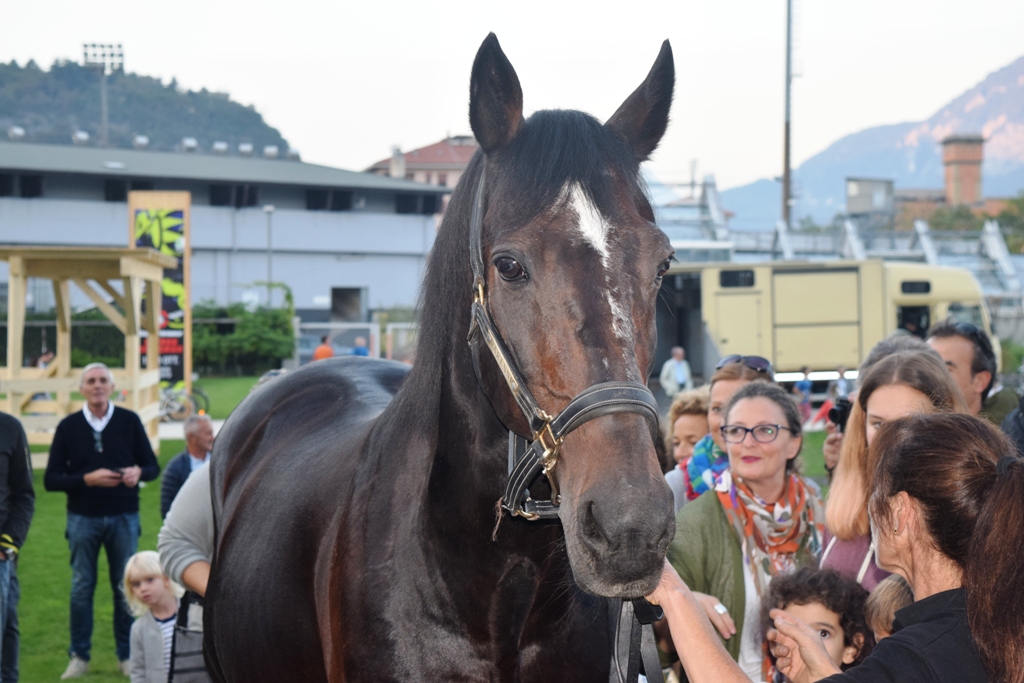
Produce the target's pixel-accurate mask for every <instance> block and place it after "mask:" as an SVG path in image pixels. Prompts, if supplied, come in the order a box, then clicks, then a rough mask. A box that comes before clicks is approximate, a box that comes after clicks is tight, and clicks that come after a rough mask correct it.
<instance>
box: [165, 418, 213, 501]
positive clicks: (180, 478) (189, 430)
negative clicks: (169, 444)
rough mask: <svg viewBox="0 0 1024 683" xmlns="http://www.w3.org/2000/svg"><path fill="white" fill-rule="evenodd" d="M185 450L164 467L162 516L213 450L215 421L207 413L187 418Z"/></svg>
mask: <svg viewBox="0 0 1024 683" xmlns="http://www.w3.org/2000/svg"><path fill="white" fill-rule="evenodd" d="M184 432H185V450H184V452H182V453H179V454H178V455H176V456H174V459H172V460H171V461H170V462H169V463H167V467H165V468H164V476H163V479H161V480H160V517H161V519H162V518H164V517H167V511H168V510H170V509H171V503H173V502H174V498H175V496H177V495H178V491H180V490H181V486H182V484H184V483H185V480H186V479H188V476H189V475H190V474H192V473H193V472H195V471H196V470H197V469H199V468H200V467H202V465H203V463H204V462H206V460H207V458H208V457H209V456H210V451H211V450H213V422H212V421H211V420H210V418H209V416H207V415H193V416H191V417H190V418H188V419H187V420H185V426H184Z"/></svg>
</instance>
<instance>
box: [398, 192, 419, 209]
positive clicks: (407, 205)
mask: <svg viewBox="0 0 1024 683" xmlns="http://www.w3.org/2000/svg"><path fill="white" fill-rule="evenodd" d="M418 199H419V197H417V196H416V195H414V194H400V195H398V196H397V197H396V198H395V213H416V208H417V205H418V204H419V202H418V201H417V200H418Z"/></svg>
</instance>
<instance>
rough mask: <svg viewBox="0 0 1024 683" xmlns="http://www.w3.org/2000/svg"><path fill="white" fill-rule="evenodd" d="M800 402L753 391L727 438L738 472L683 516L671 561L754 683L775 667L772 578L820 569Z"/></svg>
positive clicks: (780, 393)
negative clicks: (766, 606) (769, 611)
mask: <svg viewBox="0 0 1024 683" xmlns="http://www.w3.org/2000/svg"><path fill="white" fill-rule="evenodd" d="M800 425H801V419H800V414H799V412H798V409H797V405H796V402H795V401H793V399H792V397H791V396H790V395H789V394H788V393H787V392H786V391H784V390H783V389H781V388H780V387H779V386H777V385H775V384H767V383H765V382H754V383H751V384H747V385H746V386H744V387H743V388H742V389H740V390H739V391H738V392H736V395H735V396H733V397H732V400H731V401H730V403H729V406H728V408H727V410H726V412H725V424H724V425H722V427H721V428H720V430H719V434H720V437H721V438H722V439H723V441H724V442H725V444H726V446H727V448H728V458H729V468H728V469H727V470H725V471H724V472H723V473H722V476H721V478H720V480H719V481H718V483H717V484H716V486H715V487H714V489H713V490H711V491H708V492H707V493H705V494H704V495H702V496H701V497H700V498H698V499H697V500H696V501H693V502H692V503H689V504H687V505H686V506H685V507H684V508H683V509H682V510H680V511H679V514H678V515H677V517H676V540H675V541H673V543H672V545H670V546H669V550H668V559H669V561H670V562H671V563H672V565H673V566H674V567H675V568H676V569H677V570H678V571H679V573H680V574H681V575H682V576H683V578H684V580H685V581H686V582H687V584H688V585H690V586H691V587H692V588H693V590H694V596H696V598H697V600H698V601H699V602H700V604H701V605H702V609H703V611H704V612H705V613H706V615H707V617H708V618H709V619H711V620H712V622H714V624H715V626H716V627H717V628H718V631H719V633H721V635H722V638H723V639H725V641H726V645H725V647H726V648H727V649H728V651H729V654H730V655H731V656H732V658H733V659H735V660H736V661H738V662H739V665H740V667H741V668H742V670H743V671H744V672H746V673H747V675H749V676H750V677H751V678H752V679H754V680H762V678H761V677H762V676H763V675H764V673H765V672H766V670H767V666H768V665H770V663H769V662H766V660H765V657H764V656H763V652H762V649H761V646H760V642H759V640H758V610H759V608H760V603H761V597H762V596H763V595H764V594H765V592H766V591H767V588H768V584H769V582H770V581H771V579H772V577H773V576H774V575H776V574H778V573H781V572H785V571H789V570H790V569H792V568H794V567H796V566H816V564H817V561H818V556H819V554H820V552H821V537H822V521H823V520H822V517H823V511H822V504H821V500H820V499H819V498H818V491H817V489H816V488H813V487H811V486H810V485H808V484H807V483H806V482H805V481H804V480H803V479H802V478H801V477H799V476H798V475H797V474H796V462H797V461H796V458H797V456H798V455H799V453H800V447H801V445H802V443H803V438H802V435H801V431H800Z"/></svg>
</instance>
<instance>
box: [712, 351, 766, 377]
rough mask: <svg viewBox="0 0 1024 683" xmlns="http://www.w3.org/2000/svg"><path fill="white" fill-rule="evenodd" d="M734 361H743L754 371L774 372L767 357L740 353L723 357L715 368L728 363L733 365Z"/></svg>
mask: <svg viewBox="0 0 1024 683" xmlns="http://www.w3.org/2000/svg"><path fill="white" fill-rule="evenodd" d="M733 363H743V365H745V366H746V367H748V368H750V369H751V370H753V371H754V372H764V373H766V374H769V375H771V374H772V363H771V361H770V360H768V359H767V358H761V356H740V355H738V354H732V355H730V356H725V357H723V358H722V359H721V360H719V361H718V365H716V366H715V370H721V369H722V368H724V367H725V366H726V365H731V364H733Z"/></svg>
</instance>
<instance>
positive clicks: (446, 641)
mask: <svg viewBox="0 0 1024 683" xmlns="http://www.w3.org/2000/svg"><path fill="white" fill-rule="evenodd" d="M674 82H675V71H674V65H673V60H672V51H671V47H670V45H669V43H668V41H665V42H664V43H663V45H662V47H661V50H660V53H659V55H658V57H657V59H656V61H655V62H654V65H653V67H652V68H651V70H650V72H649V73H648V75H647V77H646V79H645V80H644V81H643V83H642V84H641V85H640V86H639V87H638V88H637V89H636V90H635V91H634V92H633V93H632V94H630V95H629V97H627V98H626V99H625V101H624V102H623V103H622V105H621V106H620V107H619V108H618V110H616V112H615V113H614V114H613V115H612V116H611V118H610V119H609V120H608V121H607V122H606V123H604V124H602V123H601V122H599V121H598V120H597V119H595V118H593V117H591V116H590V115H587V114H584V113H582V112H579V111H571V110H552V111H538V112H536V113H534V114H532V115H531V116H530V117H529V118H525V117H524V115H523V93H522V89H521V87H520V84H519V78H518V76H517V75H516V72H515V70H514V69H513V67H512V65H511V63H510V62H509V60H508V58H507V57H506V56H505V54H504V52H503V51H502V49H501V46H500V44H499V43H498V40H497V38H496V37H495V36H494V34H493V33H492V34H490V35H489V36H488V37H487V38H486V39H485V40H484V42H483V44H482V45H481V46H480V48H479V51H478V53H477V55H476V58H475V60H474V62H473V67H472V74H471V79H470V102H469V120H470V125H471V128H472V131H473V134H474V135H475V137H476V140H477V141H478V143H479V150H478V151H477V153H476V154H475V156H474V157H473V159H472V161H471V162H470V164H469V165H468V167H467V169H466V172H465V173H464V175H463V177H462V179H461V182H460V183H459V184H458V187H457V188H456V189H455V191H454V192H453V194H452V197H451V202H450V205H449V207H448V209H447V212H446V214H445V216H444V218H443V221H442V225H441V227H440V229H439V231H438V235H437V239H436V241H435V244H434V247H433V249H432V252H431V255H430V258H429V262H428V267H427V272H426V274H425V278H424V282H423V285H422V288H421V294H420V296H421V302H420V310H421V314H420V328H419V337H418V343H417V350H416V355H415V364H414V365H413V366H412V367H411V369H410V368H408V367H407V366H405V365H403V364H400V363H395V362H391V361H385V360H371V359H365V358H339V359H331V360H323V361H317V362H315V363H312V364H310V365H308V366H305V367H303V368H301V369H299V370H297V371H295V372H291V373H287V374H285V375H283V376H281V377H279V378H277V379H274V380H272V381H270V382H269V383H267V384H265V385H264V386H262V387H259V388H257V389H256V390H255V391H254V392H253V393H251V394H250V395H249V396H248V397H247V398H246V399H245V400H244V401H243V402H242V403H241V404H240V405H239V406H238V408H236V410H235V411H234V412H233V413H232V414H231V416H230V417H229V419H228V420H227V422H226V423H225V425H224V427H223V429H222V430H221V432H220V434H219V435H218V438H217V440H216V444H215V446H214V452H213V457H212V459H211V461H212V462H211V467H212V471H211V492H212V496H213V499H214V513H215V521H216V535H217V540H216V549H215V556H214V559H213V563H212V572H211V575H210V581H209V586H208V590H207V594H206V606H205V618H204V620H205V644H204V649H205V652H206V660H207V666H208V669H209V671H210V672H211V675H212V676H213V677H214V678H215V679H216V680H219V681H222V682H224V683H227V682H232V683H234V682H239V683H241V682H244V683H254V682H260V681H275V682H276V681H282V680H286V681H292V680H294V681H307V682H311V683H318V682H324V683H327V682H330V683H341V682H345V683H349V682H362V681H398V680H403V681H409V680H429V681H440V680H449V681H456V680H457V681H503V682H509V683H511V682H512V681H523V682H531V681H549V680H558V681H563V682H572V681H595V680H608V676H609V659H610V654H611V652H612V647H613V644H612V641H613V638H614V636H613V634H612V632H611V631H612V630H613V629H612V628H610V626H609V624H610V623H611V620H612V616H613V615H612V611H613V610H614V608H613V607H610V604H611V601H609V599H608V598H638V597H640V596H643V595H645V594H648V593H650V592H651V591H652V590H653V589H654V588H655V586H656V585H657V583H658V580H659V576H660V573H661V570H662V567H663V564H664V557H665V552H666V550H667V547H668V544H669V542H670V541H671V540H672V537H673V535H674V533H675V523H674V518H673V515H672V494H671V491H670V489H669V488H668V486H667V485H666V484H665V480H664V477H663V476H662V474H661V469H660V467H659V464H658V459H657V455H656V453H655V447H654V444H653V440H652V434H651V424H650V416H649V415H644V414H641V413H643V412H644V410H646V409H649V408H646V409H645V408H644V407H643V406H642V405H641V404H643V403H644V402H645V401H647V399H646V398H643V397H641V398H639V399H635V397H636V396H637V394H638V393H640V392H646V391H647V390H646V387H645V386H644V383H645V381H646V378H647V377H648V376H649V375H650V372H651V368H652V364H653V360H654V348H655V343H656V329H655V297H656V296H657V294H658V291H659V287H660V284H661V280H662V277H663V275H664V274H665V272H666V270H667V269H668V266H669V261H670V259H671V258H672V256H673V249H672V246H671V244H670V242H669V240H668V238H667V237H666V236H665V234H664V233H662V232H661V231H660V230H659V229H658V227H657V226H656V225H655V217H654V213H653V210H652V208H651V205H650V202H649V200H648V198H647V196H646V191H645V188H644V184H643V181H642V178H641V176H640V172H639V168H640V164H641V162H642V161H644V160H646V159H647V158H648V157H649V155H650V154H651V152H652V151H653V150H654V149H655V147H656V146H657V145H658V143H659V141H660V139H661V137H662V135H663V134H664V132H665V130H666V127H667V125H668V116H669V109H670V105H671V101H672V95H673V88H674ZM472 233H475V239H476V243H475V246H474V243H473V241H472V240H471V237H473V234H472ZM475 271H478V272H475ZM484 296H486V299H484V298H483V297H484ZM484 309H485V310H484ZM480 310H484V312H483V313H480ZM481 321H483V329H482V331H481ZM481 334H483V336H485V337H487V339H485V341H486V342H487V347H486V348H484V347H482V346H481V343H480V337H481ZM492 337H493V338H492ZM488 349H489V350H490V353H487V351H488ZM513 366H514V367H513ZM510 373H511V374H510ZM588 387H589V388H590V389H588ZM595 387H596V388H595ZM623 387H625V388H623ZM630 391H631V392H633V393H632V394H630V396H633V397H634V398H628V396H627V398H621V395H625V394H622V392H627V394H628V392H630ZM609 392H613V393H614V392H619V393H618V394H616V395H617V396H620V400H619V401H618V408H615V407H614V406H612V407H607V406H606V407H605V408H603V409H602V410H601V411H598V412H595V413H592V414H590V415H589V416H588V417H587V418H586V419H583V418H580V414H581V413H580V411H581V410H591V409H593V408H594V406H595V404H596V403H600V401H590V402H589V403H588V404H587V406H586V407H584V408H580V406H581V405H582V403H581V402H583V403H586V402H587V400H588V397H591V396H599V397H607V396H608V395H609ZM648 393H649V392H648ZM524 396H529V398H530V400H532V401H533V402H534V406H533V407H534V408H536V410H537V411H539V412H536V413H534V414H533V415H531V414H530V413H528V412H526V411H525V408H523V406H524ZM634 399H635V400H634ZM607 403H609V404H611V401H608V402H607ZM567 406H573V408H572V411H570V410H569V408H567ZM637 406H640V407H637ZM563 409H564V410H563ZM569 413H572V415H571V416H570V415H569ZM555 414H557V415H559V416H560V417H565V420H563V423H562V424H560V426H559V428H558V430H555V429H554V428H552V427H551V424H552V418H551V417H550V416H551V415H555ZM537 415H540V416H541V418H542V419H546V420H548V422H547V423H546V426H545V425H541V426H540V428H539V429H540V432H545V429H547V432H546V437H545V436H544V434H543V433H539V432H538V426H537V425H535V424H532V420H531V417H536V416H537ZM570 417H571V420H570ZM655 420H656V417H655ZM565 421H572V422H573V425H572V428H571V429H570V428H569V427H568V426H566V425H565V424H564V422H565ZM510 434H511V438H510ZM531 434H532V435H533V436H534V437H535V441H534V445H533V446H531V448H533V447H534V446H535V445H536V443H538V442H539V443H541V444H542V446H543V448H540V447H538V449H539V450H538V453H539V454H540V455H538V456H537V458H536V459H537V462H538V463H541V464H540V465H538V467H540V466H542V467H543V473H544V474H545V475H547V477H546V480H545V477H543V476H538V477H536V478H533V477H532V475H531V476H527V477H526V479H528V481H525V482H520V484H519V485H518V486H519V489H517V491H519V490H522V489H523V487H525V486H526V485H529V487H530V491H529V492H525V491H523V492H522V496H523V498H522V499H520V500H510V499H509V495H510V494H509V493H508V490H509V487H507V486H506V484H507V482H508V477H509V461H508V458H507V455H508V450H509V442H510V440H511V441H519V440H520V438H519V437H521V436H523V435H531ZM552 441H554V443H553V442H552ZM514 450H515V452H516V454H517V458H518V456H519V455H522V449H521V448H518V449H514ZM553 454H556V455H557V460H556V459H555V458H554V457H553ZM517 462H518V460H517ZM555 463H557V466H556V465H555ZM535 469H536V468H535ZM531 482H532V483H531ZM519 495H520V494H519V493H515V494H513V498H515V497H517V496H519ZM545 495H546V496H549V497H550V501H547V503H546V508H545V507H544V506H543V505H542V506H540V507H541V508H544V509H545V510H546V513H544V510H541V512H540V513H538V512H536V511H537V510H538V506H536V505H534V507H533V508H530V509H528V508H526V507H524V505H523V501H524V500H525V501H526V502H531V501H533V502H536V501H540V500H542V499H543V498H544V496H545ZM531 510H533V512H531ZM542 513H543V514H542Z"/></svg>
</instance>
